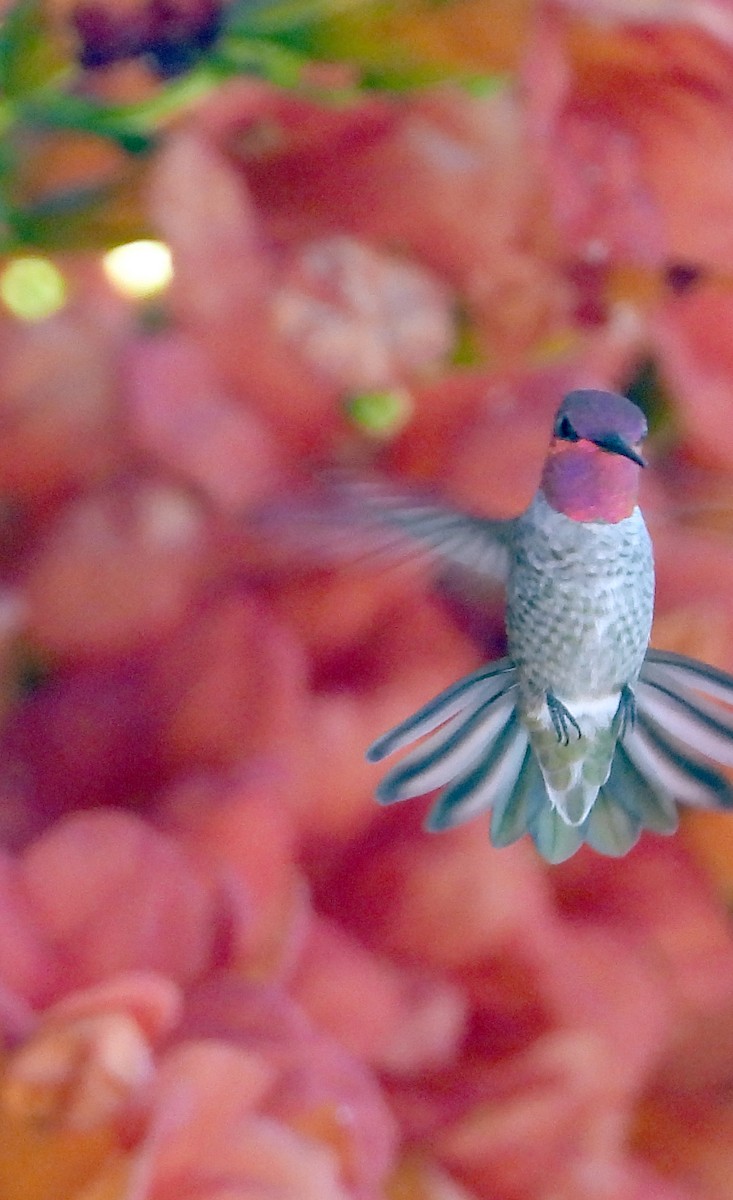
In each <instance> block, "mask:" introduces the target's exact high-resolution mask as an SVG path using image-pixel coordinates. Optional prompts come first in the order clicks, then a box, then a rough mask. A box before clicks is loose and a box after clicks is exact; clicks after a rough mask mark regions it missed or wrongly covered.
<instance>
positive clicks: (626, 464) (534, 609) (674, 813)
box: [352, 389, 733, 863]
mask: <svg viewBox="0 0 733 1200" xmlns="http://www.w3.org/2000/svg"><path fill="white" fill-rule="evenodd" d="M646 435H647V422H646V418H645V417H644V414H643V413H642V412H641V410H640V409H639V408H638V407H637V406H636V405H635V404H633V403H632V402H631V401H630V400H628V399H627V398H626V397H624V396H621V395H617V394H615V393H613V392H606V391H599V390H594V389H583V390H578V391H573V392H570V393H569V395H567V396H566V397H565V399H564V400H563V402H562V404H561V405H560V408H559V410H558V412H557V414H556V417H555V422H554V426H553V430H552V437H551V440H550V445H549V450H548V453H547V457H546V460H545V463H544V467H543V470H542V476H541V479H540V484H539V488H538V490H537V492H536V494H535V496H534V499H533V500H532V502H531V503H530V505H529V507H528V508H527V510H526V511H525V512H524V513H522V514H521V515H520V516H517V517H515V518H512V519H509V520H491V519H487V518H483V517H480V516H474V515H471V514H468V513H464V512H460V511H457V510H452V509H450V508H447V507H442V506H435V505H434V504H432V503H427V502H423V501H421V500H417V499H413V498H411V497H406V496H404V495H402V494H399V493H392V492H390V490H389V489H388V488H386V487H384V486H382V485H379V484H375V483H370V482H369V481H365V482H363V483H362V484H360V485H356V489H355V490H353V489H352V499H356V500H357V501H358V504H357V507H358V510H359V513H360V518H359V519H360V520H362V521H372V522H375V523H377V524H379V525H380V526H381V527H383V528H384V529H385V530H386V529H390V530H392V531H394V532H395V533H397V534H399V535H400V536H406V537H407V538H408V539H409V540H410V542H412V543H413V544H416V545H419V546H422V547H424V548H425V549H426V550H428V551H429V552H430V554H431V555H432V556H435V557H436V558H437V560H438V562H439V563H441V564H442V565H443V566H444V567H446V568H455V567H459V568H460V569H461V570H462V571H464V572H468V573H469V575H473V576H474V577H475V578H476V579H478V580H487V579H491V580H494V581H495V580H497V579H502V580H503V581H504V582H505V584H506V634H507V656H506V657H504V658H502V659H500V660H499V661H498V662H492V663H489V664H487V665H485V666H483V667H481V668H480V669H479V670H477V671H475V672H473V673H472V674H470V675H468V676H466V677H465V678H463V679H460V680H459V681H458V682H457V683H455V684H453V685H452V686H451V687H449V688H447V689H446V690H445V691H444V692H442V693H441V694H440V695H438V696H436V697H435V698H434V699H432V700H430V701H429V702H428V703H427V704H426V705H425V706H424V707H422V708H421V709H420V710H419V711H418V712H416V713H414V714H413V715H411V716H409V717H407V718H406V720H404V721H403V722H402V723H401V724H400V725H398V726H397V727H396V728H394V729H392V730H390V731H389V732H388V733H385V734H384V735H383V736H382V737H380V738H378V739H377V741H375V742H374V744H373V745H372V746H371V747H370V748H369V750H368V751H367V757H368V758H369V759H370V760H371V761H373V762H379V761H381V760H382V759H384V758H385V757H387V756H389V755H391V754H393V753H394V752H395V751H398V750H403V749H405V748H406V747H412V748H411V749H410V751H409V753H408V754H407V755H406V756H405V757H403V758H402V760H401V761H400V762H398V764H397V765H396V766H394V767H393V768H392V769H391V770H390V771H389V773H388V774H387V775H386V777H385V778H384V779H383V780H382V782H381V784H380V785H379V787H378V790H377V799H378V800H379V801H380V802H381V803H382V804H391V803H393V802H395V801H400V800H407V799H410V798H412V797H415V796H420V795H424V794H426V793H428V792H432V791H436V790H437V791H438V796H437V800H436V802H435V804H434V806H433V808H432V809H431V811H430V813H429V816H428V819H427V828H428V829H430V830H433V831H441V830H446V829H450V828H452V827H454V826H456V825H459V824H461V823H463V822H464V821H466V820H468V819H470V818H472V817H474V816H476V815H477V814H479V813H483V812H488V813H489V814H490V822H489V835H490V839H491V842H492V843H493V845H494V846H497V847H503V846H508V845H510V844H511V843H513V842H515V841H517V840H518V839H519V838H521V837H523V836H524V835H526V834H528V835H529V836H530V837H531V839H532V840H533V842H534V844H535V846H536V848H537V850H538V851H539V853H540V855H542V857H543V858H545V859H546V860H547V861H548V862H550V863H559V862H562V861H564V860H565V859H567V858H569V857H570V856H571V855H573V854H574V853H575V852H576V851H577V850H578V849H579V848H580V847H581V846H582V845H583V844H584V843H587V844H588V845H589V846H591V847H592V848H593V849H594V850H595V851H597V852H599V853H600V854H605V855H610V856H616V857H618V856H621V855H624V854H626V853H627V852H628V850H630V849H631V847H632V846H633V845H634V844H635V842H636V841H637V840H638V838H639V836H640V834H641V831H642V830H643V829H649V830H652V831H654V832H656V833H660V834H671V833H673V832H674V831H675V829H676V828H677V825H678V809H677V805H678V803H684V804H689V805H693V806H698V807H703V808H710V807H722V808H731V807H733V788H732V787H731V785H730V784H729V783H728V781H727V780H726V779H725V778H724V776H723V775H721V774H720V773H719V772H718V771H717V770H716V769H715V764H718V765H723V766H733V711H730V710H729V709H728V708H726V707H725V706H726V705H728V706H731V708H733V676H730V675H727V674H726V673H724V672H722V671H718V670H716V669H714V668H713V667H710V666H707V665H705V664H703V663H700V662H697V661H695V660H692V659H689V658H686V657H683V656H681V655H678V654H673V653H667V652H663V651H658V650H652V649H650V648H649V638H650V633H651V625H652V615H653V608H654V562H653V553H652V545H651V540H650V537H649V533H648V530H647V527H646V524H645V521H644V518H643V516H642V513H641V510H640V509H639V506H638V503H637V493H638V485H639V478H640V475H641V471H642V470H643V469H644V467H645V466H646V462H645V459H644V457H643V456H642V453H641V446H642V443H643V442H644V439H645V437H646ZM414 743H416V744H415V745H413V744H414Z"/></svg>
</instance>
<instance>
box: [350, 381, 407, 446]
mask: <svg viewBox="0 0 733 1200" xmlns="http://www.w3.org/2000/svg"><path fill="white" fill-rule="evenodd" d="M346 412H347V414H348V416H349V419H350V420H351V421H352V423H353V424H354V425H356V426H357V428H358V429H360V430H361V431H362V433H366V434H367V435H368V436H369V437H373V438H391V437H396V435H397V434H398V433H400V432H401V431H402V430H403V429H404V427H405V425H407V423H408V421H409V420H410V417H411V416H412V412H413V402H412V396H411V395H410V393H409V392H408V391H407V390H406V389H405V388H391V389H389V390H387V391H384V392H360V393H359V394H358V395H357V396H352V397H351V398H350V399H349V400H347V402H346Z"/></svg>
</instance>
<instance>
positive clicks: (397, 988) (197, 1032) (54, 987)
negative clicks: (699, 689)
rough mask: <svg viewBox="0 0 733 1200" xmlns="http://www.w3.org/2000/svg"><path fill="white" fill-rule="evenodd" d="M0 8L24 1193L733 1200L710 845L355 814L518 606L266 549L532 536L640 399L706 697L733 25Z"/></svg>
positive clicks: (26, 1197)
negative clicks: (308, 541)
mask: <svg viewBox="0 0 733 1200" xmlns="http://www.w3.org/2000/svg"><path fill="white" fill-rule="evenodd" d="M0 11H1V12H2V24H1V25H0V129H1V130H2V142H1V146H0V664H1V667H2V670H1V672H0V716H1V719H2V725H1V728H0V841H1V845H2V849H1V850H0V1026H1V1027H2V1033H3V1051H2V1063H1V1066H2V1074H1V1075H0V1196H1V1197H2V1200H730V1196H731V1194H732V1190H733V1183H731V1180H733V927H732V925H731V919H730V915H729V905H730V903H731V901H732V900H733V815H727V814H725V813H722V814H721V813H714V814H706V813H695V814H689V815H686V816H685V817H684V819H683V822H682V826H681V830H680V832H679V833H678V834H677V835H676V836H675V837H673V838H661V837H654V836H645V837H644V838H643V839H642V840H641V842H640V843H639V844H638V846H637V847H636V848H635V849H634V850H633V851H632V852H631V853H630V854H629V855H628V856H627V857H626V858H624V859H621V860H610V859H604V858H601V857H599V856H597V855H594V854H593V853H592V852H590V851H588V850H583V851H582V852H581V853H579V854H578V855H577V856H576V857H574V858H573V859H571V860H570V861H569V862H567V863H565V864H563V865H562V866H560V867H554V868H549V867H547V866H546V865H544V864H543V863H541V862H540V861H539V860H538V858H537V856H536V855H535V853H534V851H533V849H532V848H531V846H529V845H526V844H524V842H520V843H519V844H517V845H515V846H513V847H510V848H509V849H506V850H502V851H495V850H494V849H493V848H492V847H491V846H490V845H489V842H488V836H487V831H486V828H485V824H486V823H485V822H482V821H476V822H474V823H472V824H471V825H469V826H467V827H464V828H461V829H459V830H456V831H454V832H451V833H449V834H445V835H441V836H440V837H436V836H429V835H427V834H426V833H424V832H423V830H422V828H421V822H422V820H423V818H424V815H425V811H426V805H427V801H426V802H423V801H415V802H414V803H412V804H409V805H405V806H396V809H390V810H380V809H379V808H378V807H377V806H376V805H375V804H374V801H373V790H374V786H375V783H376V781H377V779H378V776H379V770H378V769H377V768H374V767H370V766H369V765H367V764H366V762H365V761H364V748H365V747H366V746H367V745H368V744H369V743H370V741H371V740H372V739H373V738H374V737H375V736H376V735H378V734H379V733H381V732H383V731H384V730H385V729H387V728H388V727H389V726H390V725H392V724H394V723H395V722H396V721H398V720H400V719H401V718H403V717H404V716H405V715H407V714H408V713H409V712H411V711H412V710H413V709H414V708H415V707H417V706H418V705H419V704H421V703H422V702H424V701H425V700H426V699H427V698H429V697H430V696H431V695H433V694H434V693H435V692H436V691H438V690H439V689H441V688H442V687H444V686H446V685H447V684H448V683H450V682H452V681H453V680H454V679H456V678H457V677H458V676H459V675H460V674H461V673H463V672H466V671H468V670H471V669H474V668H475V667H476V666H477V665H478V664H479V663H480V662H481V661H482V660H484V659H486V658H487V657H489V656H491V655H495V654H500V653H501V652H502V645H503V641H502V639H503V634H502V611H501V597H500V595H498V594H497V595H488V594H487V595H483V596H480V597H477V596H473V597H467V598H466V599H467V601H470V603H466V604H464V605H463V606H461V608H460V610H459V609H457V607H456V605H455V603H453V604H451V605H448V604H446V602H445V597H441V596H440V595H439V594H437V592H436V589H435V587H434V586H433V584H434V581H433V580H432V579H431V577H430V573H429V571H428V570H427V569H426V568H425V567H424V566H422V565H420V564H418V565H415V566H414V567H411V568H410V569H401V570H390V569H385V568H384V566H383V565H382V566H381V567H379V568H377V566H376V564H374V563H371V562H370V561H369V560H368V559H367V560H365V561H355V562H353V563H343V564H336V565H334V563H333V562H327V561H322V560H319V557H318V554H315V553H313V552H312V548H311V551H309V552H308V553H302V554H299V553H298V544H297V542H298V539H297V537H296V538H292V537H291V538H288V537H287V536H286V533H287V527H288V521H287V513H288V511H292V512H293V513H295V512H297V511H299V506H300V505H302V504H303V503H305V501H303V500H302V497H303V495H305V494H308V493H306V492H303V490H302V489H304V488H307V487H308V484H309V480H311V479H312V478H313V476H314V475H315V474H318V473H319V472H321V471H322V470H323V469H324V468H326V469H328V468H332V467H337V468H343V467H346V468H348V469H350V470H356V471H361V470H367V469H368V470H371V469H377V470H378V471H380V472H382V473H383V474H385V475H386V476H388V477H393V478H400V479H402V480H403V481H404V480H406V481H408V483H409V482H413V483H417V484H419V485H421V486H423V485H429V486H431V487H434V488H436V489H438V490H439V491H440V492H441V493H442V494H443V495H444V496H446V497H447V498H449V499H450V500H452V501H455V502H457V503H461V504H463V505H465V506H467V507H469V508H471V509H472V510H474V511H477V512H483V513H486V514H494V515H511V514H514V513H516V512H518V511H519V510H520V509H521V508H522V506H523V505H525V504H526V503H527V501H528V500H529V498H530V496H531V494H532V492H533V490H534V488H535V486H536V481H537V477H538V472H539V467H540V463H541V460H542V457H543V454H544V450H545V446H546V443H547V439H548V431H549V428H550V420H551V416H552V414H553V412H554V410H555V408H556V407H557V404H558V402H559V399H560V397H561V396H562V394H563V393H564V392H565V391H567V390H568V389H570V388H572V387H577V386H598V387H604V388H612V389H615V390H622V391H624V392H625V393H626V394H627V395H629V396H631V397H632V398H633V399H635V400H636V401H637V402H638V403H639V404H641V405H642V407H643V408H644V409H645V411H646V412H647V414H648V416H649V420H650V425H651V437H650V441H649V455H650V458H651V462H652V467H651V469H650V470H649V471H647V472H646V473H645V478H644V507H645V512H646V513H647V515H648V518H649V522H650V525H651V528H652V531H653V535H654V541H655V547H656V556H657V563H658V579H659V587H658V606H657V612H658V618H657V621H656V625H655V631H654V639H655V644H657V645H659V646H664V647H666V648H669V649H673V650H677V651H681V652H685V653H689V654H693V655H695V656H697V657H700V658H703V659H705V660H706V661H708V662H711V663H714V664H716V665H718V666H720V667H723V668H726V669H728V670H731V669H733V604H732V601H731V592H732V590H733V155H732V154H731V146H732V145H733V4H732V3H731V2H730V0H644V2H643V3H642V2H639V0H637V2H635V0H564V2H563V0H556V2H554V3H551V2H550V0H387V2H383V0H377V2H372V3H367V4H358V3H356V0H343V3H339V2H338V0H231V2H229V3H227V2H226V0H77V2H73V0H47V2H45V3H42V2H40V0H23V2H22V3H8V2H7V0H5V3H4V4H3V5H2V7H1V9H0ZM265 511H269V512H271V513H272V512H273V511H277V512H278V513H279V514H280V525H279V526H277V525H275V526H273V525H272V524H270V525H269V526H267V525H266V523H265V525H263V522H262V519H261V514H262V513H263V512H265ZM265 528H266V529H267V530H269V532H268V533H267V536H265V535H264V533H263V530H264V529H265ZM281 535H282V536H281Z"/></svg>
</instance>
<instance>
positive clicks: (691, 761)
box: [624, 650, 733, 808]
mask: <svg viewBox="0 0 733 1200" xmlns="http://www.w3.org/2000/svg"><path fill="white" fill-rule="evenodd" d="M724 705H729V706H731V707H733V677H731V676H730V675H727V674H725V673H724V672H723V671H717V670H716V669H715V668H714V667H709V666H707V665H706V664H705V663H700V662H696V661H695V660H694V659H690V658H684V657H683V656H682V655H680V654H671V653H668V652H666V651H665V652H663V651H657V650H650V651H649V652H648V653H647V656H646V658H645V660H644V665H643V667H642V669H641V674H640V676H639V682H638V683H637V685H636V721H635V724H634V728H633V731H631V733H630V735H629V736H628V737H627V738H625V739H624V745H625V747H626V750H627V752H628V755H629V758H630V759H631V760H632V763H633V765H634V767H635V768H636V769H637V770H638V771H639V772H640V773H641V774H642V775H643V776H644V778H645V780H646V782H647V786H648V788H649V789H650V790H654V791H655V792H656V793H657V794H662V793H663V792H666V793H667V795H671V796H673V797H674V798H675V799H676V800H678V801H680V803H682V804H689V805H692V806H694V807H697V808H731V807H733V787H731V784H730V783H729V782H728V780H727V779H725V778H724V777H723V776H722V775H721V774H719V772H718V771H716V770H715V767H714V765H713V764H715V765H718V766H723V767H733V711H731V707H728V708H725V707H724Z"/></svg>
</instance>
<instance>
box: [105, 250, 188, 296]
mask: <svg viewBox="0 0 733 1200" xmlns="http://www.w3.org/2000/svg"><path fill="white" fill-rule="evenodd" d="M102 265H103V267H104V272H105V274H106V276H107V278H108V279H109V281H110V283H111V284H112V285H113V287H116V288H117V290H118V291H119V292H122V294H123V296H128V297H129V298H130V299H131V300H146V299H148V298H149V297H151V296H157V295H158V294H159V293H160V292H162V291H163V290H164V289H165V288H166V287H167V286H168V284H169V283H170V281H171V279H172V278H173V259H172V256H171V252H170V250H169V249H168V247H167V246H166V245H165V244H164V243H163V242H155V241H152V240H140V241H138V242H126V243H125V245H124V246H115V248H114V250H109V251H108V252H107V254H105V256H104V258H103V259H102Z"/></svg>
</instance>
